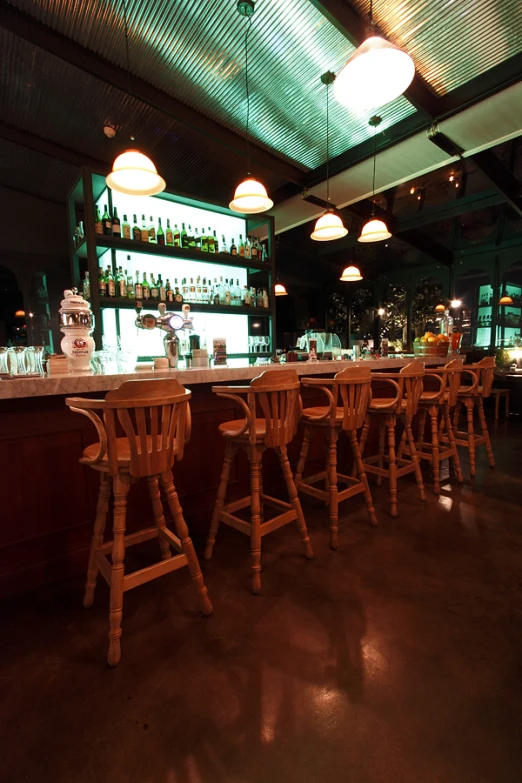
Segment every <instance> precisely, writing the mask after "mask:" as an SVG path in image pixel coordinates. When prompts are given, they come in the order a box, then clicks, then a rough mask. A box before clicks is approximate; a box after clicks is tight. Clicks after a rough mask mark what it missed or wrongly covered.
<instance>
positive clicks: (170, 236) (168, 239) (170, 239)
mask: <svg viewBox="0 0 522 783" xmlns="http://www.w3.org/2000/svg"><path fill="white" fill-rule="evenodd" d="M165 243H166V244H167V245H173V244H174V232H173V230H172V229H171V227H170V219H169V218H167V228H166V229H165Z"/></svg>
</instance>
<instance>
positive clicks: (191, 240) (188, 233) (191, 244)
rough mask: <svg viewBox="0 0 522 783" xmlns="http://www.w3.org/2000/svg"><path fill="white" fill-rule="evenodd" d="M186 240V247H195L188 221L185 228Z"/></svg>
mask: <svg viewBox="0 0 522 783" xmlns="http://www.w3.org/2000/svg"><path fill="white" fill-rule="evenodd" d="M187 242H188V247H196V240H195V238H194V233H193V231H192V227H191V225H190V223H189V227H188V229H187Z"/></svg>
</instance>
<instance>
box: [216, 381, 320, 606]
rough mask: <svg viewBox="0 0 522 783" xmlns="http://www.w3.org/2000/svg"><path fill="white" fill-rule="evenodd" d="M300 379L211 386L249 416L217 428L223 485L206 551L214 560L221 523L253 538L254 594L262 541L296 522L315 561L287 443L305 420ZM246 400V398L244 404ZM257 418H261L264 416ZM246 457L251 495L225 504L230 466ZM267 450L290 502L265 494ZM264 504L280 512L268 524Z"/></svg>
mask: <svg viewBox="0 0 522 783" xmlns="http://www.w3.org/2000/svg"><path fill="white" fill-rule="evenodd" d="M299 389H300V384H299V378H298V377H297V373H296V372H295V370H286V369H285V370H272V371H268V372H264V373H262V374H261V375H260V376H258V377H257V378H254V379H253V380H252V381H251V383H250V386H213V387H212V391H213V392H214V393H215V394H217V395H218V397H227V398H228V399H231V400H234V402H236V403H237V404H238V405H239V406H240V407H241V408H242V411H243V413H244V414H245V417H244V418H241V419H234V420H233V421H226V422H223V423H222V424H220V425H219V431H220V432H221V434H222V435H223V437H224V439H225V442H226V446H225V459H224V461H223V469H222V472H221V478H220V481H219V487H218V491H217V497H216V502H215V505H214V512H213V514H212V521H211V524H210V531H209V535H208V539H207V546H206V549H205V558H206V559H207V560H210V558H211V557H212V553H213V551H214V544H215V542H216V535H217V532H218V528H219V525H220V523H221V522H224V523H225V524H226V525H230V527H233V528H234V529H235V530H238V531H239V532H241V533H244V534H246V535H248V536H249V537H250V549H251V554H252V592H253V593H254V594H257V593H259V592H260V591H261V539H262V537H263V536H264V535H266V534H267V533H271V532H272V531H274V530H277V529H278V528H280V527H282V526H283V525H287V524H288V523H289V522H294V521H295V522H297V526H298V528H299V532H300V534H301V541H302V543H303V546H304V551H305V556H306V557H307V558H311V557H313V550H312V545H311V543H310V537H309V535H308V530H307V529H306V522H305V518H304V515H303V510H302V508H301V503H300V501H299V497H298V495H297V489H296V486H295V483H294V478H293V476H292V471H291V468H290V463H289V461H288V454H287V444H288V443H290V441H291V440H293V438H294V437H295V434H296V432H297V425H298V423H299V419H300V418H301V411H302V403H301V396H300V394H299ZM244 397H246V402H245V399H244ZM259 414H263V415H262V416H261V415H259ZM240 449H243V450H244V451H245V452H246V455H247V458H248V461H249V466H250V495H247V496H246V497H243V498H241V499H239V500H234V501H232V502H230V503H225V498H226V492H227V485H228V481H229V478H230V470H231V467H232V462H233V460H234V457H235V456H236V454H237V452H238V451H239V450H240ZM267 449H273V450H274V451H275V452H276V453H277V455H278V457H279V462H280V464H281V469H282V472H283V477H284V480H285V484H286V488H287V491H288V499H289V502H288V503H287V502H286V501H283V500H279V499H278V498H275V497H273V496H271V495H268V494H265V493H264V492H263V485H262V484H263V482H262V465H261V461H262V457H263V453H264V452H265V451H266V450H267ZM264 505H267V506H272V507H273V508H275V509H276V510H277V511H278V512H279V513H278V514H277V515H276V516H274V517H272V518H271V519H268V520H266V521H265V519H264ZM246 508H249V509H250V521H249V522H247V521H246V520H244V519H241V517H239V516H238V515H237V514H236V513H235V512H237V511H240V510H242V509H246Z"/></svg>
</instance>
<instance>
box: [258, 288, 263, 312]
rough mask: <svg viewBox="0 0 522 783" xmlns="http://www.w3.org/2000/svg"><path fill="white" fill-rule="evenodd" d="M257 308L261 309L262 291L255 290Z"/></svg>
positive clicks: (259, 289)
mask: <svg viewBox="0 0 522 783" xmlns="http://www.w3.org/2000/svg"><path fill="white" fill-rule="evenodd" d="M257 307H263V289H262V288H258V289H257Z"/></svg>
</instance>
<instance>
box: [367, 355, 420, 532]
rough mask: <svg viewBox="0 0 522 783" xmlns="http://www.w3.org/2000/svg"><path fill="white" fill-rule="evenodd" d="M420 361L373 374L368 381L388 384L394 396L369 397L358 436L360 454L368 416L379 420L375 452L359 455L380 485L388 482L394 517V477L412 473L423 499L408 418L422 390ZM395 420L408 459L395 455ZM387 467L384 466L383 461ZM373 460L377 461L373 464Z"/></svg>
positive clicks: (409, 418) (414, 408)
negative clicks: (401, 430)
mask: <svg viewBox="0 0 522 783" xmlns="http://www.w3.org/2000/svg"><path fill="white" fill-rule="evenodd" d="M424 372H425V371H424V362H411V363H410V364H407V365H406V366H405V367H403V368H402V370H401V371H400V372H399V373H376V374H374V375H373V376H372V381H376V382H378V383H380V382H382V381H384V382H385V383H387V384H389V385H391V386H392V387H393V389H394V390H395V392H396V395H395V397H393V398H386V397H372V400H371V402H370V405H369V406H368V411H367V413H366V418H365V422H364V427H363V431H362V435H361V454H364V449H365V446H366V441H367V439H368V432H369V430H370V422H371V419H372V417H374V418H377V420H378V422H379V452H378V454H375V455H373V456H371V457H367V458H366V459H364V458H363V462H364V465H365V468H366V472H367V473H374V474H375V475H376V476H377V483H378V484H380V483H381V481H382V479H383V478H387V479H388V480H389V483H390V514H391V515H392V517H396V516H397V479H399V478H401V477H402V476H406V475H407V474H408V473H415V479H416V481H417V486H418V487H419V493H420V497H421V500H426V495H425V492H424V484H423V481H422V473H421V468H420V461H419V457H418V454H417V450H416V448H415V441H414V439H413V433H412V429H411V425H412V420H413V417H414V416H415V414H416V413H417V408H418V405H419V399H420V396H421V394H422V389H423V378H424ZM397 420H400V421H402V423H403V424H404V431H405V433H406V442H407V444H408V446H409V454H408V459H404V457H402V456H401V457H399V458H398V457H397V455H396V454H395V427H396V424H397ZM386 433H387V434H388V438H387V440H388V453H387V454H385V436H386ZM385 462H386V463H387V467H384V463H385ZM375 463H377V464H375Z"/></svg>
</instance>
